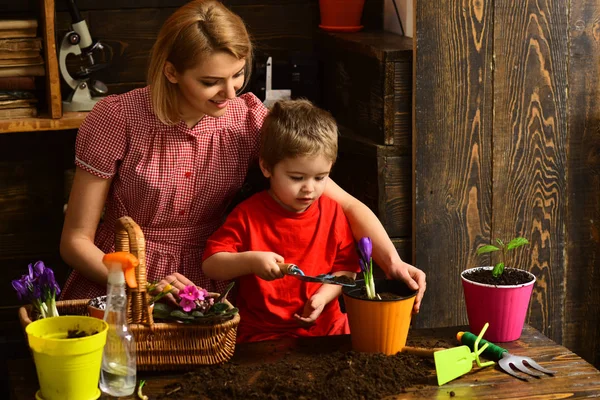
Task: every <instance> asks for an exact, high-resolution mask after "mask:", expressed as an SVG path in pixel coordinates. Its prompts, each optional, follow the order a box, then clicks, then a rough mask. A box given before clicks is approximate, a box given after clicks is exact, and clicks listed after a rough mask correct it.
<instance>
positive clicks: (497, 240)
mask: <svg viewBox="0 0 600 400" xmlns="http://www.w3.org/2000/svg"><path fill="white" fill-rule="evenodd" d="M496 243H498V246H500V247H504V242H503V241H502V240H500V239H496Z"/></svg>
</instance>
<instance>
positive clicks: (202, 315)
mask: <svg viewBox="0 0 600 400" xmlns="http://www.w3.org/2000/svg"><path fill="white" fill-rule="evenodd" d="M192 317H204V313H203V312H202V311H193V312H192Z"/></svg>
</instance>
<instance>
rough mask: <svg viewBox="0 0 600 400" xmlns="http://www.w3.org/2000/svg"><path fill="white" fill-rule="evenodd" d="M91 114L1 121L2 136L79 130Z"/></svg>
mask: <svg viewBox="0 0 600 400" xmlns="http://www.w3.org/2000/svg"><path fill="white" fill-rule="evenodd" d="M88 114H89V112H87V111H86V112H65V113H64V114H63V116H62V117H61V118H55V119H52V118H50V117H48V116H40V117H37V118H19V119H6V120H0V134H2V133H11V132H35V131H58V130H65V129H77V128H79V125H81V123H82V122H83V120H84V119H85V117H86V116H87V115H88Z"/></svg>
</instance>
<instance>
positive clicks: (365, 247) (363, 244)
mask: <svg viewBox="0 0 600 400" xmlns="http://www.w3.org/2000/svg"><path fill="white" fill-rule="evenodd" d="M358 251H359V253H360V258H361V259H362V261H364V263H365V265H369V264H370V261H371V253H372V252H373V242H372V241H371V238H370V237H364V238H362V239H360V240H359V241H358Z"/></svg>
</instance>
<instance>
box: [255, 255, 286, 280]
mask: <svg viewBox="0 0 600 400" xmlns="http://www.w3.org/2000/svg"><path fill="white" fill-rule="evenodd" d="M248 253H251V254H249V255H250V268H251V269H252V273H253V274H255V275H256V276H258V277H259V278H261V279H264V280H265V281H272V280H274V279H280V278H283V272H281V268H279V265H277V263H282V262H283V257H281V256H280V255H279V254H277V253H271V252H269V251H252V252H248Z"/></svg>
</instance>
